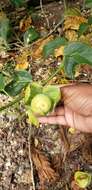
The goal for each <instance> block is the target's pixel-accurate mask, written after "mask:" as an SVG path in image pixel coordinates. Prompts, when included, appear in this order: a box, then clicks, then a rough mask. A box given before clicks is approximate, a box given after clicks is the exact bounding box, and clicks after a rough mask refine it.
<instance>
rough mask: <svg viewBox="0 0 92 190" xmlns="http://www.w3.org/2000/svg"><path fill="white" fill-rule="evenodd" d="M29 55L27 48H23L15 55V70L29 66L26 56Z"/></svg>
mask: <svg viewBox="0 0 92 190" xmlns="http://www.w3.org/2000/svg"><path fill="white" fill-rule="evenodd" d="M29 55H30V51H29V50H28V49H26V50H25V49H24V50H23V51H22V52H21V53H20V54H19V55H18V56H17V57H16V68H15V69H16V70H21V69H27V68H28V66H29V62H28V56H29Z"/></svg>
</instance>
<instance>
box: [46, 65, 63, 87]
mask: <svg viewBox="0 0 92 190" xmlns="http://www.w3.org/2000/svg"><path fill="white" fill-rule="evenodd" d="M63 67H64V65H63V62H62V63H61V64H60V65H59V67H58V69H57V70H56V71H55V72H54V73H53V74H52V75H51V76H50V77H49V78H48V79H47V80H45V81H44V82H43V86H45V85H46V84H47V83H48V82H49V81H50V80H51V79H52V78H53V77H54V76H55V75H57V74H58V73H59V71H60V70H61V69H62V68H63Z"/></svg>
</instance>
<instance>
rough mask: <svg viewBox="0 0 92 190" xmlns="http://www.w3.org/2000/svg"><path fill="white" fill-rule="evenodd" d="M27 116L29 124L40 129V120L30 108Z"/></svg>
mask: <svg viewBox="0 0 92 190" xmlns="http://www.w3.org/2000/svg"><path fill="white" fill-rule="evenodd" d="M27 114H28V118H29V122H30V123H31V124H33V125H35V126H36V127H39V121H38V118H37V117H36V116H35V115H34V114H33V112H32V111H31V109H30V108H28V109H27Z"/></svg>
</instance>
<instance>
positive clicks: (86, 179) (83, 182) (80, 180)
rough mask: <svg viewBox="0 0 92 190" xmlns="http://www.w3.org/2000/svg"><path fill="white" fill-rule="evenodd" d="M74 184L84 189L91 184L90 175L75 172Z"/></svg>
mask: <svg viewBox="0 0 92 190" xmlns="http://www.w3.org/2000/svg"><path fill="white" fill-rule="evenodd" d="M74 179H75V182H76V184H77V185H78V186H79V187H80V188H86V187H87V186H88V185H89V184H90V183H91V179H92V178H91V174H89V173H87V172H81V171H77V172H76V173H75V175H74Z"/></svg>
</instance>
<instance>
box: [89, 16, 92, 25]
mask: <svg viewBox="0 0 92 190" xmlns="http://www.w3.org/2000/svg"><path fill="white" fill-rule="evenodd" d="M88 24H89V25H91V24H92V16H89V17H88Z"/></svg>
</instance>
